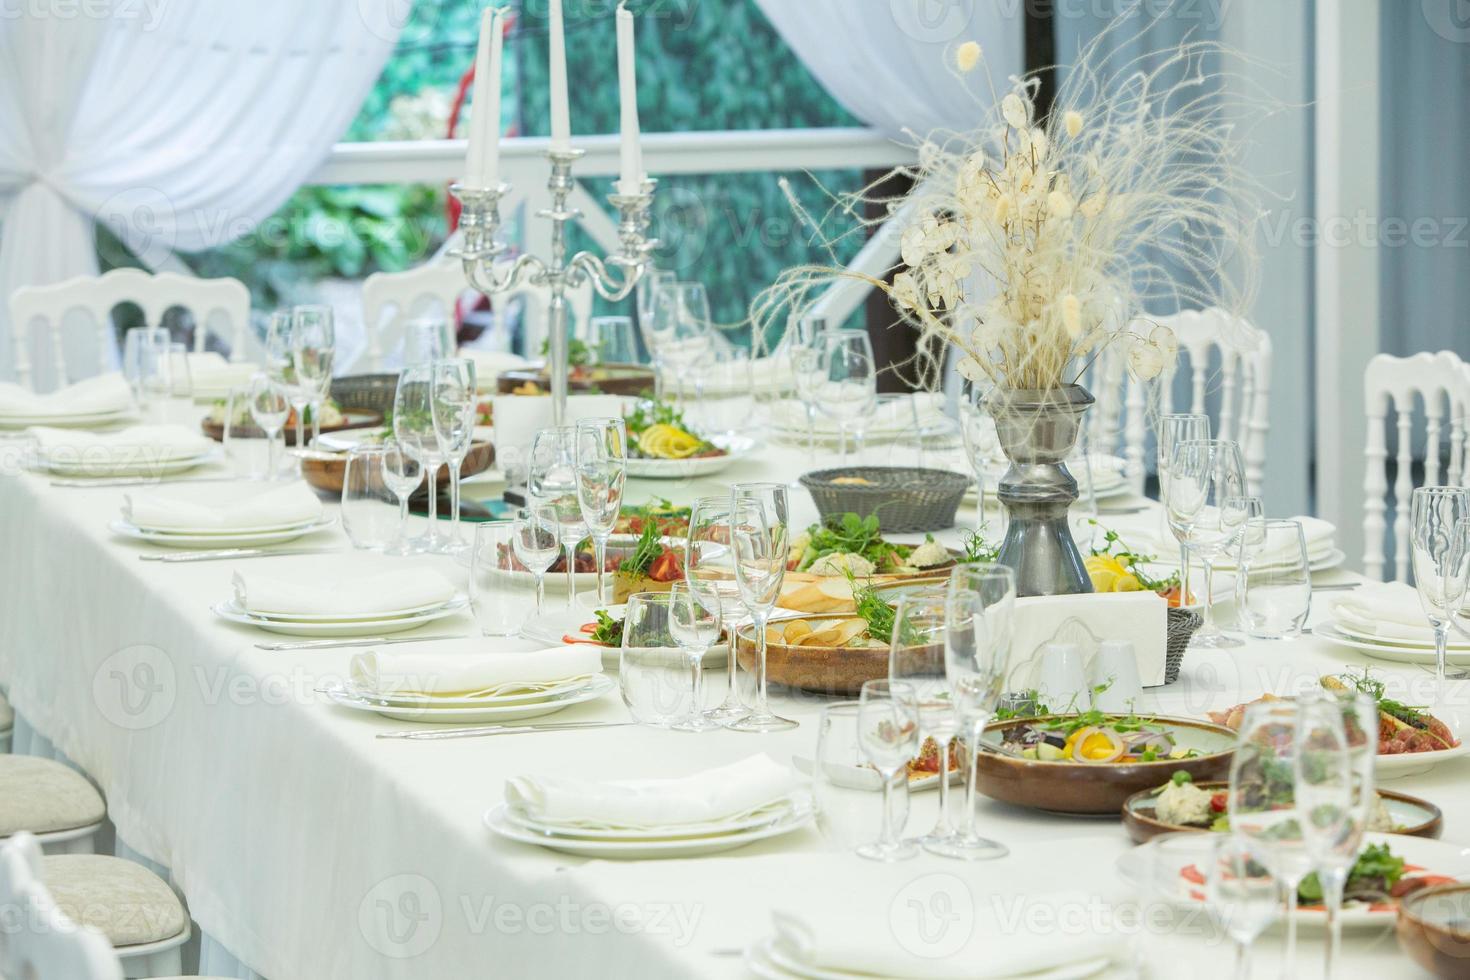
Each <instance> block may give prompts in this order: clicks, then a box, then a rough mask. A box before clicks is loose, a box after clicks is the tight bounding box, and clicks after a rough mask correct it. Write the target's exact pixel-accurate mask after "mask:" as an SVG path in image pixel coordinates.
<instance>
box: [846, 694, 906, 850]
mask: <svg viewBox="0 0 1470 980" xmlns="http://www.w3.org/2000/svg"><path fill="white" fill-rule="evenodd" d="M858 703H859V708H858V744H859V746H860V747H861V748H862V750H863V758H864V759H866V760H867V762H868V764H869V765H870V766H872V767H873V768H874V769H876V770H878V774H879V775H880V776H882V777H883V818H884V819H883V834H882V836H881V837H879V838H878V840H876V841H874V842H873V843H871V844H866V845H864V846H862V847H859V848H858V849H857V853H858V856H859V857H865V858H868V859H869V860H872V861H903V860H906V859H907V858H911V857H914V856H915V855H917V854H918V853H919V849H918V848H917V847H915V846H914V844H913V842H911V841H906V840H903V839H902V838H901V837H900V835H901V834H902V832H903V827H902V826H901V825H895V824H894V822H893V820H892V813H893V810H892V799H893V795H892V794H893V787H894V786H895V784H898V785H901V786H902V792H903V794H904V795H907V794H908V790H909V780H908V764H909V761H910V760H911V759H913V758H914V756H916V755H918V754H919V744H920V743H919V702H918V696H917V695H916V694H915V692H914V689H913V687H912V686H911V685H909V684H906V683H904V682H903V681H894V680H889V679H887V678H884V679H882V680H872V681H864V682H863V689H862V693H861V696H860V699H859V702H858Z"/></svg>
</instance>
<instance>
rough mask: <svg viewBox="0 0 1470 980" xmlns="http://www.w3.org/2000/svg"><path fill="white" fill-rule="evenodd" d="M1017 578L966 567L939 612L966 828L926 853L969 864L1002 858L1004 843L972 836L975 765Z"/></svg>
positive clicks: (1007, 659)
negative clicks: (962, 752)
mask: <svg viewBox="0 0 1470 980" xmlns="http://www.w3.org/2000/svg"><path fill="white" fill-rule="evenodd" d="M1015 609H1016V575H1015V573H1014V572H1013V571H1011V569H1010V568H1008V567H1007V566H1005V565H996V564H991V563H990V562H965V563H963V564H960V565H957V566H955V568H954V570H953V571H952V572H951V573H950V579H949V589H948V592H947V594H946V596H945V610H944V672H945V676H946V677H947V678H948V679H949V690H950V697H951V699H952V700H953V701H954V706H955V712H956V714H957V715H958V716H959V719H960V722H961V724H962V727H963V730H964V733H965V741H966V743H967V744H968V748H969V752H968V753H967V757H966V759H965V827H964V829H963V830H961V831H960V832H959V833H958V834H955V835H954V836H952V837H951V838H949V839H948V840H946V841H934V842H931V843H929V844H927V845H926V846H925V849H926V850H929V851H932V852H933V853H935V854H941V855H943V856H945V857H953V858H961V859H964V860H969V861H977V860H985V859H989V858H998V857H1004V856H1005V855H1006V854H1008V853H1009V850H1008V849H1007V848H1006V847H1005V845H1003V844H998V843H996V842H995V841H992V840H987V839H986V838H984V837H981V836H980V835H979V834H978V833H976V828H975V795H976V786H975V783H976V775H975V772H976V762H977V761H978V760H979V757H980V740H981V738H982V737H983V736H984V734H985V723H986V722H988V721H989V720H990V719H991V718H992V717H994V715H995V708H996V705H997V704H998V703H999V701H1000V698H1001V695H1002V694H1004V693H1005V683H1006V677H1007V676H1008V675H1009V674H1010V669H1011V650H1012V643H1011V639H1012V631H1013V628H1014V621H1015Z"/></svg>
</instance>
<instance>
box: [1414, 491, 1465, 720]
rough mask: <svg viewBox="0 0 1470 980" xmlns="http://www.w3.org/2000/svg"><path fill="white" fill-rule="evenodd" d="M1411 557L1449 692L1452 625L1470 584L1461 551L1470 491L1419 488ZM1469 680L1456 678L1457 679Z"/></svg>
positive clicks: (1438, 673) (1438, 671)
mask: <svg viewBox="0 0 1470 980" xmlns="http://www.w3.org/2000/svg"><path fill="white" fill-rule="evenodd" d="M1409 513H1410V524H1411V527H1410V535H1411V536H1410V539H1409V554H1410V558H1411V560H1412V562H1413V566H1414V587H1415V589H1417V590H1418V592H1419V605H1420V606H1421V607H1422V608H1423V610H1424V616H1425V618H1426V619H1428V620H1429V625H1430V627H1431V628H1433V630H1434V676H1435V679H1436V681H1437V682H1438V685H1439V690H1440V691H1441V692H1442V691H1443V689H1444V681H1445V677H1446V673H1445V654H1446V652H1447V648H1448V646H1449V641H1450V624H1451V623H1452V622H1455V621H1456V618H1457V616H1458V615H1459V613H1460V609H1461V607H1462V606H1463V605H1464V601H1465V592H1466V583H1467V580H1470V551H1467V549H1465V548H1464V547H1463V546H1461V547H1456V545H1457V537H1456V532H1457V530H1458V526H1459V524H1460V522H1462V521H1464V520H1466V519H1470V490H1467V489H1465V488H1463V487H1419V488H1418V489H1416V490H1415V491H1414V495H1413V497H1412V499H1411V503H1410V510H1409ZM1462 676H1464V675H1463V674H1462V673H1459V674H1456V675H1454V677H1455V679H1459V678H1460V677H1462Z"/></svg>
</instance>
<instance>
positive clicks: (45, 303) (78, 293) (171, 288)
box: [10, 269, 250, 389]
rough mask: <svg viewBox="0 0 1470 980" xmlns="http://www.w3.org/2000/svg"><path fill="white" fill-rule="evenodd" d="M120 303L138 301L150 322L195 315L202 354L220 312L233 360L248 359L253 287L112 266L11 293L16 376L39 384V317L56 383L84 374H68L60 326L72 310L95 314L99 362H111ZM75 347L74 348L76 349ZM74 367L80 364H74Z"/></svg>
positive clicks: (23, 381)
mask: <svg viewBox="0 0 1470 980" xmlns="http://www.w3.org/2000/svg"><path fill="white" fill-rule="evenodd" d="M120 303H136V304H137V305H138V307H139V308H140V309H141V310H142V311H143V320H144V322H145V323H147V324H148V325H150V326H158V325H159V324H161V323H162V322H163V315H164V313H165V312H167V311H168V310H170V309H173V308H175V307H178V308H181V309H183V310H185V311H186V312H188V313H189V314H190V315H191V316H193V318H194V350H195V351H199V352H202V351H203V350H204V344H205V339H206V334H207V333H208V324H209V321H210V318H211V317H212V316H214V315H216V314H219V315H221V316H222V317H223V318H224V320H225V322H226V324H227V329H228V335H227V336H228V338H229V343H230V360H232V361H241V360H245V358H246V354H247V349H246V343H247V340H246V336H247V330H248V328H249V324H250V291H249V290H248V289H246V288H245V284H244V283H242V282H240V280H238V279H228V278H226V279H197V278H194V277H193V276H183V275H179V274H178V273H173V272H161V273H158V274H157V275H155V274H153V273H148V272H143V271H142V270H140V269H114V270H113V271H112V272H108V273H106V274H104V275H101V276H78V277H76V278H74V279H67V280H65V281H64V282H58V283H52V284H51V285H49V286H22V287H21V288H19V289H17V290H16V291H15V292H14V293H12V294H11V296H10V322H11V329H12V330H14V331H15V336H14V342H15V376H16V380H17V381H18V382H19V383H20V384H23V385H28V386H30V387H31V388H32V389H34V388H35V381H34V378H33V376H32V374H33V372H32V368H31V346H32V340H31V327H32V323H33V321H36V320H40V321H41V323H42V328H43V329H44V330H45V331H46V332H47V333H49V335H50V336H49V340H50V343H49V348H50V351H51V361H52V364H51V369H52V377H53V379H54V380H55V387H58V388H59V387H61V386H63V385H65V384H66V383H67V381H68V380H72V381H75V380H79V379H80V378H82V377H85V376H86V375H83V374H69V373H68V371H67V365H66V353H65V351H66V346H67V345H66V344H65V343H64V339H63V336H62V333H63V331H62V324H63V323H64V321H65V320H66V317H67V315H68V314H69V313H72V312H74V311H81V312H84V313H86V314H88V315H90V316H91V318H92V321H93V323H94V324H95V330H96V336H97V363H98V364H99V365H102V364H105V363H106V362H107V354H106V352H107V351H108V350H110V349H111V348H112V347H113V344H114V342H113V328H112V311H113V309H114V308H115V307H117V306H118V304H120ZM75 349H76V348H75V347H73V350H75ZM73 370H74V371H75V370H76V365H73ZM94 373H95V372H94Z"/></svg>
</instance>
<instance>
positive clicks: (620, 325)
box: [587, 316, 638, 364]
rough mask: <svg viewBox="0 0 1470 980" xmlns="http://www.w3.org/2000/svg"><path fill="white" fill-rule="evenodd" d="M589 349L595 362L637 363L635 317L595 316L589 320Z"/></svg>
mask: <svg viewBox="0 0 1470 980" xmlns="http://www.w3.org/2000/svg"><path fill="white" fill-rule="evenodd" d="M587 349H588V351H589V352H590V353H591V355H592V362H593V363H594V364H637V363H638V340H637V338H636V337H635V336H634V334H633V318H632V317H626V316H595V317H593V318H592V319H591V320H589V321H588V322H587Z"/></svg>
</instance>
